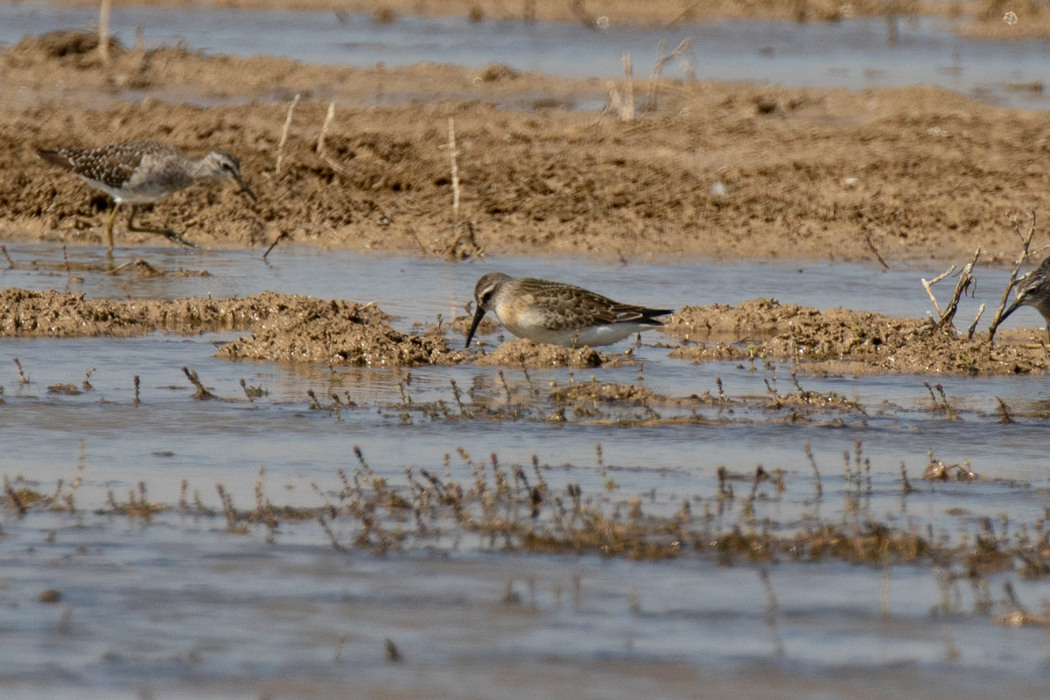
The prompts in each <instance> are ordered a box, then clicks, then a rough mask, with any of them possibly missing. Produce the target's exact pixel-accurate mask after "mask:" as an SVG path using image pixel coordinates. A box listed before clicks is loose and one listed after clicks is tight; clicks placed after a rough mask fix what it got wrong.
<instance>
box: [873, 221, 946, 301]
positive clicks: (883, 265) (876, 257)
mask: <svg viewBox="0 0 1050 700" xmlns="http://www.w3.org/2000/svg"><path fill="white" fill-rule="evenodd" d="M864 242H865V243H867V244H868V249H869V250H871V252H872V253H874V254H875V259H876V260H878V261H879V264H880V265H882V269H884V270H888V269H890V266H889V265H887V264H886V261H885V260H883V259H882V256H881V255H879V249H878V248H876V247H875V241H873V240H871V231H868V232H867V233H865V234H864ZM927 291H929V290H928V289H927ZM936 303H937V302H936V301H934V305H936Z"/></svg>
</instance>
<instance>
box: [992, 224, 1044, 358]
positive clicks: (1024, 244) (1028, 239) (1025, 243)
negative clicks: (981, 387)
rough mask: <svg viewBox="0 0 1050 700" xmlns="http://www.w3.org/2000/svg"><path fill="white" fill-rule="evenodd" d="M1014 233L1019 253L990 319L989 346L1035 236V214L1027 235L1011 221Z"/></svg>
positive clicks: (1001, 319)
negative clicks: (1018, 241) (1019, 241)
mask: <svg viewBox="0 0 1050 700" xmlns="http://www.w3.org/2000/svg"><path fill="white" fill-rule="evenodd" d="M1013 226H1014V233H1016V234H1017V237H1018V238H1020V239H1021V252H1020V253H1019V254H1018V256H1017V262H1015V263H1014V269H1013V270H1012V271H1011V272H1010V280H1009V282H1007V284H1006V288H1005V289H1003V296H1002V298H1000V299H999V308H997V309H996V310H995V317H994V318H993V319H992V323H991V325H989V326H988V343H989V344H990V343H991V342H992V341H993V340H994V339H995V332H996V331H997V330H999V324H1000V323H1002V322H1003V311H1004V310H1005V309H1006V302H1007V301H1008V300H1009V299H1010V292H1012V291H1013V289H1014V287H1016V286H1017V273H1018V272H1019V271H1020V269H1021V266H1022V265H1024V262H1025V260H1027V259H1028V257H1029V251H1030V249H1031V246H1032V237H1033V236H1035V212H1034V211H1033V212H1032V213H1031V223H1030V224H1029V226H1028V234H1027V235H1022V234H1021V229H1020V228H1019V226H1018V222H1017V219H1014V220H1013Z"/></svg>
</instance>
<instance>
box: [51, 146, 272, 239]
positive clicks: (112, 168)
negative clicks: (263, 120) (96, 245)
mask: <svg viewBox="0 0 1050 700" xmlns="http://www.w3.org/2000/svg"><path fill="white" fill-rule="evenodd" d="M36 152H37V155H39V156H40V157H41V158H43V159H44V160H46V161H47V162H49V163H53V164H54V165H57V166H59V167H61V168H65V169H66V170H69V171H71V172H73V173H75V174H76V175H79V176H80V177H81V178H83V180H84V181H85V182H86V183H88V184H89V185H91V186H92V187H94V188H95V189H98V190H102V191H103V192H105V193H106V194H108V195H109V196H110V197H112V198H113V201H114V202H116V206H115V207H113V215H112V216H110V217H109V221H108V222H107V224H106V238H107V240H108V242H109V250H110V252H111V253H112V252H113V222H114V221H115V220H116V218H117V211H118V210H119V209H120V205H121V204H130V205H131V215H130V216H129V217H128V230H129V231H134V232H141V233H158V234H160V235H162V236H166V237H167V238H168V239H169V240H171V241H174V242H176V243H181V244H183V245H187V246H191V247H192V246H193V244H192V243H190V242H189V241H187V240H185V239H184V238H183V237H182V236H180V235H179V234H177V233H175V232H174V231H171V230H168V229H159V228H146V227H141V226H136V225H135V214H136V213H137V211H138V208H139V205H142V204H152V203H153V202H156V201H158V200H161V199H164V198H165V197H167V196H168V195H170V194H173V193H175V192H178V191H179V190H181V189H184V188H186V187H189V186H190V185H193V184H196V183H198V182H203V181H205V180H223V179H227V180H233V181H235V182H236V183H237V184H238V185H240V186H241V192H244V193H245V194H246V195H248V196H249V197H250V198H251V199H252V200H253V201H254V200H255V194H254V193H253V192H252V191H251V189H250V188H249V187H248V185H246V184H245V183H244V180H242V179H241V162H240V161H239V160H238V159H237V156H235V155H233V154H232V153H230V152H229V151H224V150H222V149H216V150H214V151H212V152H211V153H209V154H208V155H206V156H204V157H203V158H191V157H189V156H187V155H186V154H185V153H183V152H182V151H181V150H179V149H178V148H175V147H174V146H169V145H168V144H166V143H159V142H157V141H122V142H120V143H113V144H110V145H108V146H101V147H99V148H59V149H56V150H53V151H51V150H47V149H43V148H38V149H37V150H36Z"/></svg>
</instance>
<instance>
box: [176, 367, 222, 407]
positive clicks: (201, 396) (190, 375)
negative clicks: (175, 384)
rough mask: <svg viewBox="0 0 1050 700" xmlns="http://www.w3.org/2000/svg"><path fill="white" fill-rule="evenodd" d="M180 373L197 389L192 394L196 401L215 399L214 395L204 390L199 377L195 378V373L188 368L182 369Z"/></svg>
mask: <svg viewBox="0 0 1050 700" xmlns="http://www.w3.org/2000/svg"><path fill="white" fill-rule="evenodd" d="M182 372H183V374H185V375H186V378H187V379H189V380H190V383H191V384H193V386H194V387H196V388H197V390H196V391H195V392H194V393H193V398H195V399H197V400H198V401H206V400H207V399H214V398H215V394H213V393H211V392H210V391H208V390H207V389H205V388H204V384H203V383H201V380H200V377H198V376H197V372H196V371H194V370H192V369H190V368H189V367H183V368H182Z"/></svg>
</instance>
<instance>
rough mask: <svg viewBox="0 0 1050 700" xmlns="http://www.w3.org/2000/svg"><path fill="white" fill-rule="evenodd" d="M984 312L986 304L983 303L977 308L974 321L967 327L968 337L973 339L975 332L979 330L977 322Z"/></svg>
mask: <svg viewBox="0 0 1050 700" xmlns="http://www.w3.org/2000/svg"><path fill="white" fill-rule="evenodd" d="M983 313H984V304H981V306H980V308H978V309H977V315H976V316H974V317H973V323H971V324H970V327H969V328H967V329H966V339H967V340H973V332H974V331H975V330H977V322H978V321H980V320H981V314H983Z"/></svg>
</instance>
